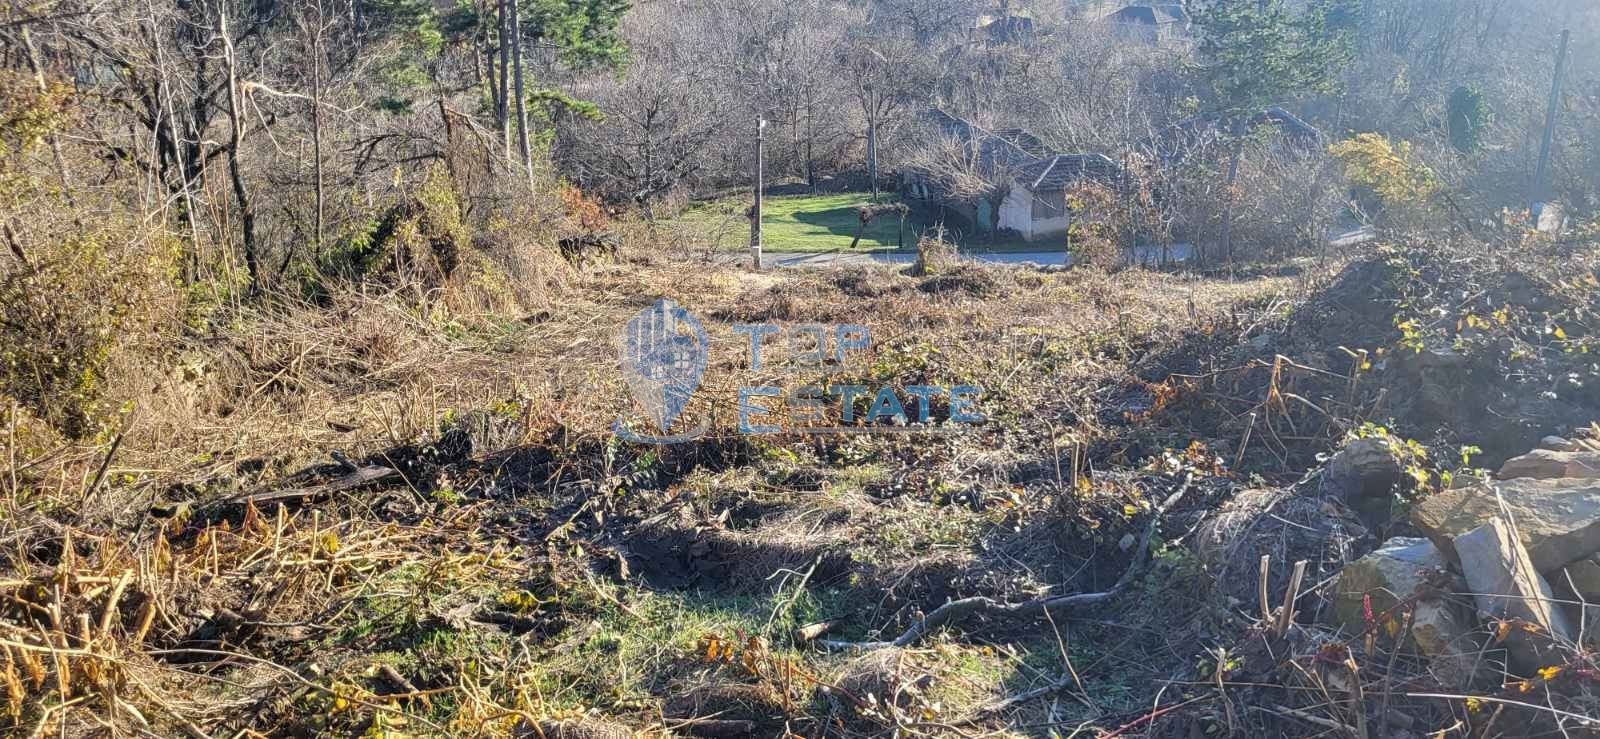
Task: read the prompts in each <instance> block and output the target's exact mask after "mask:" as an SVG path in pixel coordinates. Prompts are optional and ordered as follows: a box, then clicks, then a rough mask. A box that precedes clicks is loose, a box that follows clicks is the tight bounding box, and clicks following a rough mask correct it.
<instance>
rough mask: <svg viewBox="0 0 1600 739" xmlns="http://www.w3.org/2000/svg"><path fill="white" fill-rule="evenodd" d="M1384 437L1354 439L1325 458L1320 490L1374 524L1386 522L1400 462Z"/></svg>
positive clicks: (1323, 494) (1326, 496) (1389, 516)
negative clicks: (1330, 457) (1326, 459)
mask: <svg viewBox="0 0 1600 739" xmlns="http://www.w3.org/2000/svg"><path fill="white" fill-rule="evenodd" d="M1392 443H1393V442H1392V441H1391V440H1389V439H1388V438H1385V437H1368V438H1365V439H1356V440H1355V441H1352V442H1350V443H1349V444H1347V445H1345V447H1344V448H1343V449H1341V450H1339V452H1338V453H1337V454H1335V455H1333V459H1330V460H1328V466H1327V467H1326V468H1325V469H1324V470H1323V474H1322V484H1321V486H1320V493H1321V494H1322V496H1323V497H1325V498H1336V499H1338V500H1340V501H1343V502H1345V503H1346V504H1348V505H1349V506H1350V507H1351V508H1352V509H1353V510H1355V512H1356V514H1357V515H1358V516H1359V517H1360V519H1361V521H1362V523H1364V524H1366V525H1367V526H1370V527H1374V528H1376V527H1378V526H1381V525H1382V524H1384V523H1386V522H1388V521H1389V519H1390V518H1391V510H1392V506H1393V504H1394V486H1395V485H1396V484H1397V483H1399V482H1400V477H1401V472H1400V464H1399V462H1397V461H1395V455H1394V454H1393V452H1392V448H1391V446H1390V445H1391V444H1392Z"/></svg>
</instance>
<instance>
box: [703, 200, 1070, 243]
mask: <svg viewBox="0 0 1600 739" xmlns="http://www.w3.org/2000/svg"><path fill="white" fill-rule="evenodd" d="M871 199H872V196H871V194H870V193H865V192H847V193H833V194H827V195H779V196H769V197H767V198H766V200H765V201H764V202H763V203H762V210H763V211H764V212H763V213H762V214H761V225H762V243H763V246H764V248H765V249H766V250H767V251H769V252H801V251H804V252H812V251H832V250H835V249H841V250H842V249H848V248H849V247H850V240H851V239H852V238H854V237H855V233H856V225H857V221H858V218H857V215H856V208H857V207H858V206H860V205H863V204H865V203H867V202H869V201H870V200H871ZM896 200H898V198H897V197H896V196H895V195H893V194H892V193H884V194H882V195H880V196H879V202H883V203H892V202H895V201H896ZM749 207H750V200H749V196H743V197H732V198H723V199H721V200H714V201H710V202H706V203H700V204H697V205H695V206H694V207H692V208H690V209H689V210H687V211H685V212H684V214H683V215H682V216H681V217H679V219H678V223H679V225H680V226H683V227H686V228H689V229H692V230H693V231H694V232H695V233H696V235H697V236H700V237H703V238H708V239H710V240H712V241H713V242H714V243H715V244H716V245H717V246H719V247H724V248H728V249H743V248H746V247H748V246H749V244H750V226H749V221H748V220H746V219H745V215H744V214H745V210H746V209H748V208H749ZM931 225H932V224H928V223H924V222H923V221H922V219H921V218H919V217H918V215H917V214H915V213H913V214H912V215H910V216H908V217H907V218H906V224H905V248H906V249H908V250H912V249H916V248H917V238H918V237H919V236H920V235H921V233H922V232H923V230H924V229H927V228H929V227H930V226H931ZM899 240H900V219H899V218H897V217H893V216H880V217H878V218H877V219H875V220H873V222H872V223H871V224H869V225H868V226H867V230H866V232H865V233H863V234H862V236H861V243H860V244H859V245H857V247H856V250H857V251H882V250H893V249H895V248H897V246H898V244H899ZM957 243H958V244H959V245H960V246H961V248H962V250H963V251H970V252H983V251H1039V250H1048V249H1051V248H1054V245H1049V244H1029V243H1027V242H1024V241H1021V240H1016V241H1000V242H993V241H990V240H989V238H988V237H987V236H984V235H979V236H975V237H970V236H969V237H965V238H960V239H958V240H957Z"/></svg>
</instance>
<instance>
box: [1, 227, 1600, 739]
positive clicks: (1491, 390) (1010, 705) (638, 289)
mask: <svg viewBox="0 0 1600 739" xmlns="http://www.w3.org/2000/svg"><path fill="white" fill-rule="evenodd" d="M1541 249H1542V250H1541V251H1538V252H1531V251H1530V252H1529V253H1526V254H1519V257H1518V260H1517V261H1516V262H1514V263H1507V262H1506V261H1504V260H1503V259H1497V258H1496V257H1495V255H1493V254H1482V253H1476V252H1472V253H1464V252H1462V251H1460V250H1454V249H1450V248H1446V247H1443V246H1440V245H1434V244H1423V243H1415V244H1403V245H1385V246H1380V247H1374V248H1373V249H1371V250H1370V251H1368V252H1365V253H1363V254H1361V255H1360V256H1358V257H1357V258H1354V259H1352V260H1351V261H1349V262H1348V263H1340V264H1330V265H1325V266H1321V267H1319V266H1317V265H1312V264H1304V265H1294V266H1292V267H1290V268H1286V269H1281V270H1277V271H1274V272H1271V273H1264V274H1254V275H1243V276H1236V277H1234V278H1222V277H1186V276H1178V275H1169V274H1159V273H1150V272H1144V271H1140V270H1127V271H1123V272H1118V273H1113V274H1107V273H1104V272H1098V271H1094V270H1088V269H1073V270H1068V271H1064V272H1056V271H1051V272H1043V271H1039V270H1034V269H1028V268H1012V267H996V266H983V265H971V264H965V265H963V264H946V265H939V264H933V265H927V266H926V268H925V269H913V270H904V269H901V268H899V267H889V266H875V267H854V268H849V269H832V270H804V271H789V272H784V273H754V272H745V271H741V270H739V269H738V268H727V269H719V270H708V269H705V268H704V266H703V265H695V264H688V263H678V262H673V261H671V260H664V259H661V258H659V257H652V256H647V255H637V254H624V256H623V259H622V261H620V262H617V263H607V264H601V265H598V266H592V267H590V268H588V269H587V270H586V271H585V272H584V273H582V274H581V275H578V276H575V277H574V278H573V279H571V280H570V281H569V283H568V284H567V285H565V286H563V287H562V288H561V291H560V293H559V295H557V296H553V297H552V299H551V305H550V306H549V308H548V309H547V310H541V311H538V312H536V313H533V314H530V315H525V316H515V317H508V316H491V317H489V318H486V319H482V320H474V321H468V320H465V319H462V320H457V321H450V322H443V323H434V322H430V321H428V320H426V319H425V317H424V318H419V317H418V315H417V314H416V313H410V312H406V311H403V310H398V309H397V308H396V307H395V306H394V304H392V303H389V302H384V300H375V299H372V298H371V297H368V296H334V297H332V298H330V300H329V303H328V304H327V305H322V306H317V307H315V309H314V310H313V309H307V310H305V311H303V312H297V313H290V314H285V315H273V316H243V317H241V318H240V319H239V320H240V322H241V323H243V324H245V325H246V326H247V328H246V329H245V330H241V331H239V332H238V333H237V334H230V335H218V336H213V337H209V338H206V339H203V340H197V341H195V342H194V344H193V345H192V346H189V347H185V348H184V350H183V352H182V356H183V357H184V360H183V365H182V366H184V367H192V368H193V369H192V370H185V371H183V372H178V373H175V376H174V377H173V378H169V379H167V380H163V381H162V383H161V385H160V388H159V389H158V391H154V392H153V394H152V395H150V396H148V397H144V398H143V400H142V401H141V402H142V403H143V404H144V405H143V406H142V407H144V408H152V407H154V408H168V407H181V408H182V409H183V412H182V413H177V412H171V413H155V412H151V411H145V412H146V413H148V414H149V415H145V416H140V417H139V418H138V419H137V420H136V421H133V422H130V423H129V425H128V430H127V431H126V432H125V433H124V434H122V435H118V436H116V437H115V438H114V439H106V440H105V442H104V443H103V444H101V445H98V446H92V447H81V446H72V445H65V446H63V445H62V443H61V442H60V441H59V440H57V439H54V438H53V437H50V435H49V434H48V432H47V431H46V430H43V429H41V428H40V427H39V426H38V425H37V424H32V423H30V422H29V419H28V418H26V416H25V415H22V414H19V413H18V412H16V411H13V413H12V415H11V416H10V417H9V420H10V424H9V425H10V428H11V431H10V434H9V437H8V438H9V439H10V442H9V443H8V449H9V450H10V454H8V455H7V456H8V457H10V458H13V459H15V460H17V461H14V462H12V463H11V464H10V474H9V475H8V477H9V478H10V479H11V480H12V482H11V486H10V488H9V489H10V490H12V491H13V496H12V499H11V500H9V501H8V502H7V509H6V512H7V514H8V515H7V516H5V517H4V518H3V520H4V521H5V524H4V528H3V530H0V544H3V547H0V549H3V551H4V552H5V553H4V554H3V555H0V556H3V557H4V560H3V562H4V567H3V568H0V572H3V573H4V574H3V577H4V580H3V581H0V585H3V586H4V595H5V599H6V600H5V604H4V605H3V606H0V638H3V642H0V643H3V644H4V647H5V651H4V655H5V670H4V672H3V674H0V676H3V677H4V679H5V681H6V682H7V686H8V687H7V690H8V696H9V704H8V705H9V708H10V710H9V713H7V714H5V715H4V716H0V726H5V727H6V729H7V730H8V731H17V732H28V731H36V732H37V731H54V730H56V729H59V730H61V731H62V732H63V733H69V734H91V733H105V732H111V731H117V732H124V731H125V732H129V733H138V732H146V733H153V734H156V735H176V734H180V733H181V734H187V735H190V736H202V735H203V736H221V735H234V734H243V735H250V734H253V733H259V734H266V735H286V736H288V735H306V734H332V735H348V734H355V733H362V734H369V735H374V736H383V735H394V736H401V735H451V736H460V735H486V734H487V735H506V734H516V735H524V736H539V735H543V736H625V735H628V734H630V733H634V732H642V733H645V734H647V735H669V734H670V735H706V736H745V735H757V736H781V735H786V734H796V735H803V736H870V735H902V736H908V735H909V736H915V735H929V736H982V735H1016V736H1048V735H1052V734H1054V735H1060V736H1068V735H1073V734H1074V733H1076V735H1078V736H1091V735H1092V736H1100V737H1110V736H1160V737H1184V738H1185V739H1187V738H1189V737H1199V736H1239V737H1262V736H1322V735H1350V736H1364V737H1396V738H1399V737H1423V736H1438V735H1440V733H1439V732H1444V734H1443V735H1445V736H1485V737H1487V736H1544V735H1561V734H1562V733H1563V732H1564V733H1565V734H1566V735H1568V736H1577V735H1580V734H1582V733H1583V732H1585V731H1593V727H1592V726H1589V725H1588V724H1587V723H1586V721H1588V719H1589V717H1592V716H1594V715H1596V713H1597V711H1600V700H1597V698H1596V695H1597V691H1600V681H1597V680H1600V678H1597V672H1596V667H1597V666H1596V664H1595V657H1594V656H1593V655H1594V649H1595V646H1596V644H1595V633H1596V630H1595V628H1594V623H1593V622H1594V620H1595V618H1596V613H1595V611H1594V610H1593V609H1590V608H1587V607H1586V606H1584V605H1583V601H1585V600H1587V601H1590V602H1600V593H1597V592H1596V587H1595V586H1596V582H1595V581H1596V579H1597V577H1596V575H1597V570H1600V564H1597V562H1596V559H1595V557H1596V552H1597V551H1600V482H1597V480H1600V478H1597V477H1596V475H1597V474H1600V473H1596V474H1591V473H1593V472H1594V470H1596V469H1600V451H1597V450H1600V435H1597V434H1596V433H1595V429H1594V427H1593V426H1592V425H1591V424H1592V423H1593V421H1594V420H1595V419H1600V392H1597V388H1600V385H1597V384H1596V381H1597V380H1600V372H1596V369H1595V366H1594V363H1593V360H1592V359H1591V354H1590V352H1591V349H1592V347H1593V346H1594V345H1595V339H1594V338H1593V337H1594V336H1595V335H1596V332H1595V331H1594V327H1593V325H1592V324H1593V322H1594V316H1595V313H1594V311H1595V310H1596V308H1597V307H1600V281H1597V280H1596V278H1595V276H1594V275H1595V271H1594V270H1595V264H1596V261H1595V254H1594V252H1593V250H1592V247H1588V246H1584V247H1579V246H1572V245H1560V244H1553V245H1551V244H1547V245H1544V246H1543V247H1542V248H1541ZM660 297H672V298H674V299H675V300H677V301H678V302H679V303H681V304H683V305H686V306H689V307H691V308H692V310H693V311H694V312H695V313H696V315H699V316H700V317H701V318H702V320H704V321H705V322H706V323H707V324H708V326H711V327H713V328H712V332H713V336H712V339H713V341H712V343H713V352H712V356H711V359H710V363H709V369H708V372H707V377H708V379H707V386H708V387H710V388H711V391H708V392H707V393H705V394H703V395H704V397H707V398H710V399H709V400H704V401H697V403H698V404H695V405H691V407H690V410H689V413H688V419H687V421H688V422H689V423H695V422H697V421H701V420H704V421H705V422H706V423H707V424H708V428H709V429H711V431H710V432H709V433H708V434H707V435H705V436H704V437H701V438H699V439H697V440H695V441H693V442H690V443H686V444H679V445H675V446H670V447H654V446H645V445H633V444H628V443H624V442H622V441H619V440H618V439H617V438H616V437H615V435H614V434H612V432H611V424H612V423H613V422H614V420H615V419H616V418H618V417H619V416H621V415H626V414H628V413H630V412H631V411H630V408H631V406H630V405H629V401H628V400H627V393H626V390H625V388H624V385H623V383H622V380H621V378H620V373H619V372H618V371H617V370H616V369H615V362H616V358H615V356H616V355H615V344H614V331H615V328H616V327H617V326H620V325H622V323H623V322H624V321H626V320H627V317H628V316H630V315H632V314H633V313H634V312H636V311H638V310H639V309H640V308H641V307H644V306H646V305H649V304H651V303H652V302H654V301H655V300H656V299H658V298H660ZM758 321H770V322H775V323H780V324H783V325H799V324H808V323H859V324H864V325H868V326H870V327H871V328H872V330H873V333H874V335H875V336H877V337H880V339H879V341H878V343H876V345H875V346H874V348H873V353H872V355H871V358H870V361H869V362H867V363H866V364H865V365H863V366H860V367H854V368H848V369H846V368H840V369H837V370H832V371H830V372H829V373H827V374H828V377H827V378H825V379H827V380H828V381H834V382H842V381H845V380H849V381H852V382H859V383H860V384H864V385H874V384H883V383H897V384H900V385H910V384H929V385H945V386H949V385H954V384H965V383H970V384H975V385H981V386H983V387H984V388H986V393H985V409H986V411H987V412H988V414H989V419H988V421H987V422H986V423H985V424H984V425H983V426H981V427H980V428H978V429H976V430H974V431H972V432H969V433H965V434H943V435H932V436H913V435H907V434H891V435H877V436H873V435H851V436H826V437H802V436H790V435H782V434H780V435H777V436H770V437H750V436H744V435H740V434H738V433H736V432H735V431H734V425H735V419H734V416H735V415H736V414H735V413H733V412H732V409H731V408H730V407H729V405H728V404H727V403H723V402H720V401H716V400H715V399H716V398H719V397H726V395H725V394H721V395H719V394H718V392H717V391H719V390H728V389H729V388H732V387H734V386H736V385H737V384H738V383H740V382H747V381H750V379H749V378H750V375H751V374H752V373H751V371H750V369H749V367H748V366H747V365H746V364H743V362H744V360H743V359H742V358H741V352H740V345H739V342H738V340H737V338H738V337H736V336H733V335H732V334H731V331H727V330H726V329H725V328H717V327H725V326H726V325H728V324H733V323H742V322H758ZM807 377H808V379H810V377H809V376H807ZM762 378H763V376H761V375H759V374H757V376H756V377H755V378H754V379H756V380H760V379H762ZM767 379H772V378H767ZM162 404H167V405H162ZM936 414H937V411H936ZM1554 437H1559V438H1554ZM1491 470H1494V471H1497V472H1491ZM79 480H82V481H84V482H81V483H80V482H78V481H79ZM67 481H71V482H70V484H69V483H68V482H67ZM24 490H26V491H30V492H29V493H28V494H27V495H23V494H22V493H20V492H18V491H24ZM45 491H53V492H45Z"/></svg>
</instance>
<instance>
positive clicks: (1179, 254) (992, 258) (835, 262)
mask: <svg viewBox="0 0 1600 739" xmlns="http://www.w3.org/2000/svg"><path fill="white" fill-rule="evenodd" d="M1374 238H1377V234H1376V233H1375V232H1374V231H1373V230H1372V229H1371V228H1370V227H1365V226H1364V227H1361V228H1355V229H1350V230H1345V231H1340V232H1336V233H1330V234H1329V235H1328V244H1329V245H1330V246H1333V247H1334V248H1342V247H1349V246H1354V245H1356V244H1362V243H1365V242H1368V241H1371V240H1373V239H1374ZM1191 252H1192V248H1191V247H1190V246H1189V245H1188V244H1173V245H1172V246H1171V247H1169V248H1168V251H1167V257H1168V258H1169V259H1172V260H1175V261H1179V262H1183V261H1187V260H1188V259H1189V255H1190V253H1191ZM962 256H963V257H965V258H967V259H972V260H976V261H979V262H988V263H990V264H1037V265H1039V266H1062V265H1066V264H1069V263H1070V260H1069V258H1068V255H1067V253H1066V252H1065V251H1062V250H1057V251H1028V252H966V253H963V254H962ZM1136 256H1137V257H1138V260H1139V261H1140V262H1144V263H1149V264H1153V263H1156V262H1159V261H1161V248H1160V247H1153V246H1149V247H1139V249H1137V250H1136ZM915 261H917V254H916V252H914V251H877V252H866V251H854V252H853V251H848V250H845V249H836V250H834V251H824V252H777V253H772V254H766V255H764V256H763V257H762V262H763V264H765V265H767V266H775V267H837V266H846V265H852V264H911V263H912V262H915Z"/></svg>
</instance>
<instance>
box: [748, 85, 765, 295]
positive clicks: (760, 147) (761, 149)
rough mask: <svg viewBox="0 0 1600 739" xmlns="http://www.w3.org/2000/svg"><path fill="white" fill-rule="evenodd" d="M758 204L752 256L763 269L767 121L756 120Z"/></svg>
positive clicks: (752, 223)
mask: <svg viewBox="0 0 1600 739" xmlns="http://www.w3.org/2000/svg"><path fill="white" fill-rule="evenodd" d="M756 121H757V122H756V204H755V207H753V208H751V209H750V256H751V257H752V258H754V259H755V268H756V269H758V270H759V269H761V192H762V191H763V190H765V189H766V174H767V173H766V167H767V161H766V155H767V119H765V118H761V117H759V116H758V117H757V118H756Z"/></svg>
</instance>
